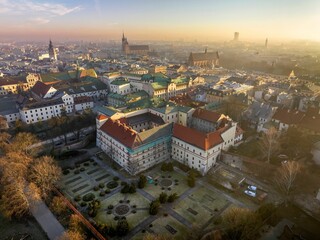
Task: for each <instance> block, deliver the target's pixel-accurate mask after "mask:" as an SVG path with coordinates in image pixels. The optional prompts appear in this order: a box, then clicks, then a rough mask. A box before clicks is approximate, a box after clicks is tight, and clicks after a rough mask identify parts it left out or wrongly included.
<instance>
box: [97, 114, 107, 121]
mask: <svg viewBox="0 0 320 240" xmlns="http://www.w3.org/2000/svg"><path fill="white" fill-rule="evenodd" d="M97 119H98V120H99V121H102V120H105V119H108V117H107V116H106V115H103V114H99V115H98V116H97Z"/></svg>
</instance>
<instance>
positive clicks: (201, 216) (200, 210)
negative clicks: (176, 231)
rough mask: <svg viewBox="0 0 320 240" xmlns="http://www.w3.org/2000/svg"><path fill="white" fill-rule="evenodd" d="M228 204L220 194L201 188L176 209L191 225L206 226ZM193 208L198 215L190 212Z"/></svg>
mask: <svg viewBox="0 0 320 240" xmlns="http://www.w3.org/2000/svg"><path fill="white" fill-rule="evenodd" d="M226 204H227V200H226V199H225V198H223V197H221V196H219V195H218V194H216V193H214V192H212V191H209V190H208V189H205V188H204V187H201V188H199V189H198V190H197V191H195V192H194V193H193V194H192V195H190V196H189V197H187V198H185V199H184V200H182V201H181V202H179V204H178V205H177V206H176V207H175V211H176V212H177V213H179V214H180V215H181V216H183V217H184V218H186V219H187V220H188V221H189V222H191V223H197V224H198V225H200V226H201V225H203V224H205V223H206V222H207V221H208V220H209V219H210V218H211V217H212V216H214V214H215V213H216V212H217V211H219V210H220V209H221V208H223V207H224V206H225V205H226ZM188 208H191V209H192V210H194V211H195V212H197V214H196V215H195V214H192V213H191V212H190V211H188Z"/></svg>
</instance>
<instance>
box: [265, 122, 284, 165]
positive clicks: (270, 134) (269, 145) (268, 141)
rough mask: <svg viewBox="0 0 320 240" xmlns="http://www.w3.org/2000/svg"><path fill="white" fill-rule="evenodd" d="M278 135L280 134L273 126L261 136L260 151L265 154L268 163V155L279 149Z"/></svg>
mask: <svg viewBox="0 0 320 240" xmlns="http://www.w3.org/2000/svg"><path fill="white" fill-rule="evenodd" d="M279 137H280V134H279V132H278V130H277V129H276V128H274V127H271V128H269V129H268V131H267V132H266V133H264V134H263V136H262V140H261V142H260V147H261V150H262V152H263V153H264V154H265V155H267V162H268V163H270V157H271V156H272V155H273V154H274V153H275V152H276V151H277V150H278V149H279Z"/></svg>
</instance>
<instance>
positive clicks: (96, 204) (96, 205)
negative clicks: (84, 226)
mask: <svg viewBox="0 0 320 240" xmlns="http://www.w3.org/2000/svg"><path fill="white" fill-rule="evenodd" d="M100 207H101V203H100V201H99V200H97V199H95V200H93V201H91V202H90V203H89V205H88V214H89V216H90V217H95V216H96V215H97V213H98V210H99V209H100Z"/></svg>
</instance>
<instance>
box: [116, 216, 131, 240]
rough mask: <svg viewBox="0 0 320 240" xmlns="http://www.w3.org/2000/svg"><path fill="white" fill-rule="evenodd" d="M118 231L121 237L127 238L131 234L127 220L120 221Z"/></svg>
mask: <svg viewBox="0 0 320 240" xmlns="http://www.w3.org/2000/svg"><path fill="white" fill-rule="evenodd" d="M116 231H117V235H118V236H119V237H122V236H125V235H126V234H127V233H128V232H129V224H128V222H127V220H126V219H121V220H119V221H118V223H117V226H116Z"/></svg>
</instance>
